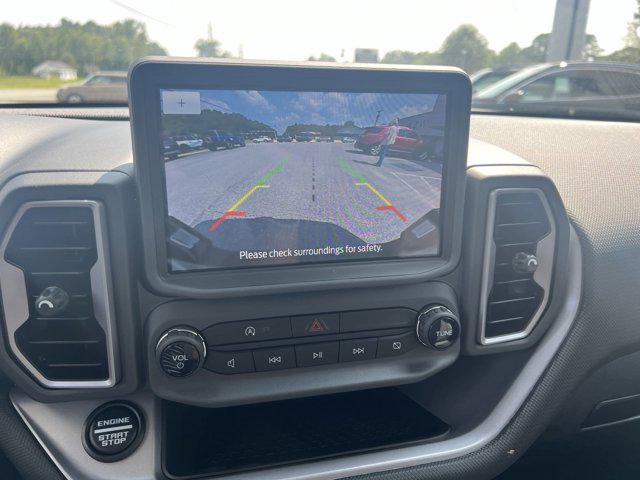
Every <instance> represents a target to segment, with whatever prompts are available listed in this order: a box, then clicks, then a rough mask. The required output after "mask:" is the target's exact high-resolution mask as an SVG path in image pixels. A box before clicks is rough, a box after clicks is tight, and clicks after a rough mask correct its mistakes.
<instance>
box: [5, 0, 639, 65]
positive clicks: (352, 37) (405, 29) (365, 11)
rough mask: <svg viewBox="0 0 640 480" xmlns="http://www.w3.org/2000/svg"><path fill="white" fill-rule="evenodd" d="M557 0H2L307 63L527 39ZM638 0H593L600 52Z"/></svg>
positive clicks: (26, 17)
mask: <svg viewBox="0 0 640 480" xmlns="http://www.w3.org/2000/svg"><path fill="white" fill-rule="evenodd" d="M554 8H555V0H437V1H435V0H404V1H403V2H394V1H388V0H322V1H321V2H312V3H309V2H306V3H305V2H300V1H294V0H271V1H268V0H234V1H225V2H223V1H220V0H218V1H216V0H181V1H179V2H169V1H162V0H91V1H81V0H56V1H48V0H40V1H34V0H20V1H8V0H5V1H4V2H3V5H2V8H1V9H0V23H1V22H9V23H12V24H15V25H17V24H23V25H38V24H40V25H43V24H55V23H56V22H58V21H59V19H60V17H62V16H64V17H67V18H69V19H71V20H75V21H87V20H94V21H96V22H98V23H111V22H114V21H117V20H122V19H124V18H135V19H137V20H140V21H143V22H145V23H146V25H147V28H148V32H149V35H150V37H151V38H152V39H153V40H155V41H157V42H159V43H160V44H161V45H162V46H163V47H165V48H166V49H167V50H168V51H169V54H171V55H177V56H193V55H194V49H193V45H194V43H195V42H196V40H197V39H198V38H201V37H206V35H207V25H208V23H209V22H211V24H212V26H213V36H214V38H216V39H218V40H220V41H221V42H222V47H223V48H224V49H226V50H228V51H230V52H231V53H232V54H233V55H234V56H237V55H238V54H239V53H240V51H241V52H242V54H243V56H244V58H253V59H274V60H305V59H306V58H307V57H309V56H310V55H319V54H320V53H322V52H325V53H328V54H330V55H332V56H334V57H336V58H337V59H338V60H341V59H343V60H345V61H352V60H353V50H354V49H355V48H357V47H360V48H377V49H379V51H380V53H381V55H384V53H385V52H387V51H390V50H396V49H401V50H411V51H423V50H429V51H433V50H437V49H438V48H439V47H440V45H441V44H442V41H443V39H444V38H445V37H446V36H447V34H448V33H449V32H451V31H452V30H453V29H454V28H456V27H457V26H458V25H460V24H463V23H472V24H474V25H476V26H477V27H478V28H479V29H480V32H481V33H483V34H484V35H485V37H487V39H488V41H489V46H490V47H491V48H493V49H495V50H500V49H501V48H503V47H505V46H506V45H508V44H509V43H510V42H512V41H515V42H518V43H519V44H520V45H521V46H527V45H529V44H530V42H531V40H532V39H533V38H534V37H535V36H536V35H538V34H539V33H544V32H549V31H551V26H552V23H553V13H554ZM635 8H636V2H635V0H591V8H590V12H589V21H588V25H587V32H588V33H592V34H595V35H596V36H597V38H598V41H599V42H600V46H601V47H602V48H604V50H605V52H611V51H613V50H616V49H618V48H620V47H622V46H623V39H624V36H625V34H626V28H627V24H628V22H630V21H631V20H632V17H633V12H634V9H635Z"/></svg>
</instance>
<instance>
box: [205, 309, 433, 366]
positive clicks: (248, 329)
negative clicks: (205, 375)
mask: <svg viewBox="0 0 640 480" xmlns="http://www.w3.org/2000/svg"><path fill="white" fill-rule="evenodd" d="M417 314H418V312H416V311H414V310H411V309H409V308H386V309H379V310H358V311H351V312H333V313H319V314H313V315H299V316H292V317H278V318H270V319H258V320H248V321H240V322H228V323H221V324H218V325H214V326H212V327H210V328H208V329H206V330H205V331H204V332H203V333H204V335H205V336H206V339H207V344H208V345H209V346H210V353H209V354H208V356H207V359H206V363H205V365H204V368H206V369H208V370H210V371H213V372H216V373H220V374H224V375H232V374H239V373H253V372H267V371H275V370H284V369H291V368H304V367H314V366H319V365H331V364H336V363H345V362H355V361H362V360H372V359H375V358H390V357H397V356H401V355H404V354H406V353H408V352H410V351H411V350H413V349H415V348H425V347H424V346H423V345H422V344H420V343H419V342H418V341H417V339H416V337H415V331H414V330H415V324H416V317H417ZM376 330H378V331H379V332H376ZM376 333H377V335H376ZM316 336H317V337H318V341H316V342H314V343H310V342H309V341H310V340H311V337H316ZM358 337H361V338H358ZM281 343H285V345H281ZM243 344H247V345H246V346H244V345H243ZM249 344H251V345H249ZM225 349H226V350H225Z"/></svg>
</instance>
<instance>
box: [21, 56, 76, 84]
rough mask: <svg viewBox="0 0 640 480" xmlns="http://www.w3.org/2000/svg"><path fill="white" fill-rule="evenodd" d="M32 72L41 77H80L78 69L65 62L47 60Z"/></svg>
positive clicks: (62, 78)
mask: <svg viewBox="0 0 640 480" xmlns="http://www.w3.org/2000/svg"><path fill="white" fill-rule="evenodd" d="M31 73H32V74H33V75H34V76H36V77H40V78H53V77H57V78H59V79H60V80H75V79H77V78H78V70H76V69H75V68H73V67H72V66H71V65H68V64H66V63H64V62H58V61H56V60H47V61H46V62H42V63H41V64H40V65H38V66H37V67H35V68H34V69H33V70H31Z"/></svg>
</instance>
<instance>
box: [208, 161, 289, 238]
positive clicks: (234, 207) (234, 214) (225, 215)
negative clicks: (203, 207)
mask: <svg viewBox="0 0 640 480" xmlns="http://www.w3.org/2000/svg"><path fill="white" fill-rule="evenodd" d="M285 163H287V160H286V159H285V160H282V161H281V162H280V163H279V164H278V165H276V166H275V167H273V168H272V169H271V170H269V171H268V172H267V173H266V174H265V175H264V177H262V178H261V179H260V180H258V182H257V183H256V184H255V185H254V186H253V187H251V188H250V189H249V190H247V191H246V192H245V194H244V195H242V197H240V199H239V200H238V201H237V202H236V203H234V204H233V205H231V207H229V209H228V210H227V211H226V212H224V213H223V214H222V216H220V217H219V218H218V219H217V220H216V221H215V222H213V223H212V224H211V226H210V227H209V231H210V232H213V231H214V230H215V229H216V228H218V227H219V226H220V224H221V223H222V222H224V221H225V220H226V219H227V218H229V217H244V216H245V215H246V212H241V211H238V210H237V208H238V207H239V206H240V205H242V203H243V202H244V201H245V200H246V199H247V198H249V196H251V194H252V193H253V192H255V191H256V190H257V189H259V188H269V187H270V185H265V182H266V181H267V180H269V179H270V178H271V177H273V176H274V175H275V174H276V173H278V172H280V171H281V170H282V167H283V166H284V164H285Z"/></svg>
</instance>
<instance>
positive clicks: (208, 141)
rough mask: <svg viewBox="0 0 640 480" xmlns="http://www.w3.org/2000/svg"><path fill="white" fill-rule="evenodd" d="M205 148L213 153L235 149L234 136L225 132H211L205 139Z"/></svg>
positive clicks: (206, 134)
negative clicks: (221, 149)
mask: <svg viewBox="0 0 640 480" xmlns="http://www.w3.org/2000/svg"><path fill="white" fill-rule="evenodd" d="M203 142H204V146H205V148H208V149H209V150H211V151H215V150H218V149H219V148H225V149H230V148H233V147H234V139H233V138H232V135H231V134H230V133H228V132H225V131H224V130H211V131H209V132H206V133H205V134H204V137H203Z"/></svg>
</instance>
